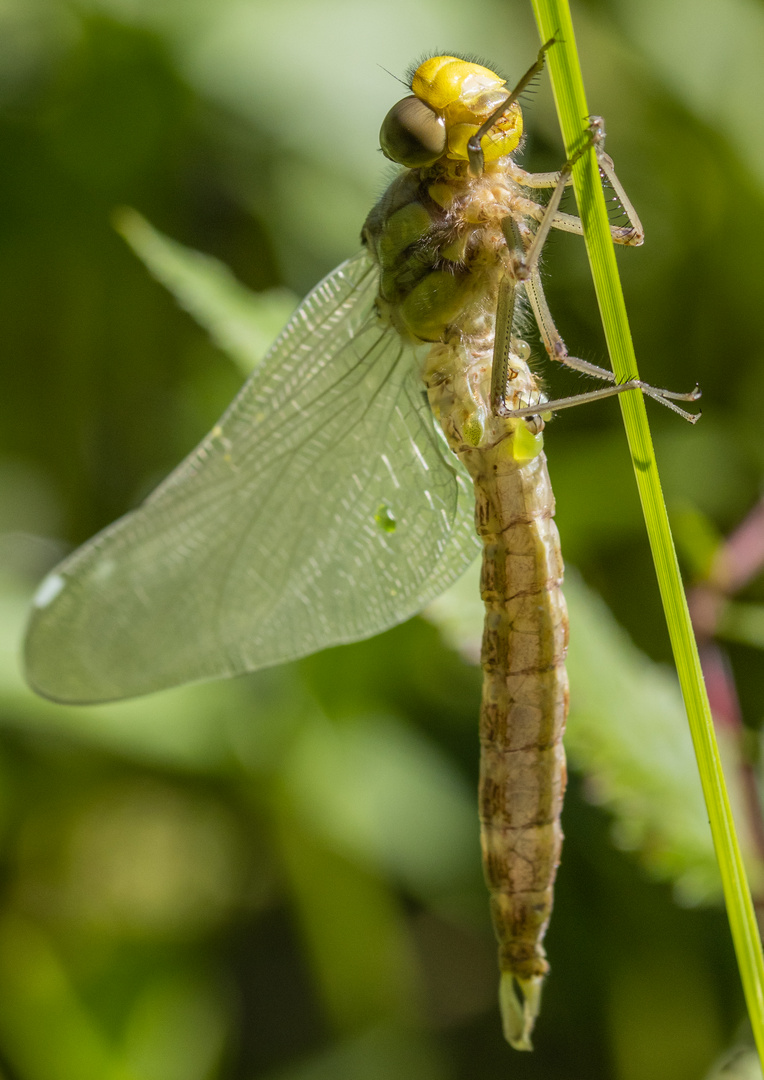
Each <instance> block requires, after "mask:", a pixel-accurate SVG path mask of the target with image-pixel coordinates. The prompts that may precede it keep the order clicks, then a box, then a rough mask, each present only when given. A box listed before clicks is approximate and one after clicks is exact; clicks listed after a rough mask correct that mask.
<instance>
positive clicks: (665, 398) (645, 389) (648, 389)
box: [500, 379, 700, 424]
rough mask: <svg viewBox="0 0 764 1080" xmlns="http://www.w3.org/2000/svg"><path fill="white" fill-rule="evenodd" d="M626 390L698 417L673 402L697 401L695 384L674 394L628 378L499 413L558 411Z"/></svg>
mask: <svg viewBox="0 0 764 1080" xmlns="http://www.w3.org/2000/svg"><path fill="white" fill-rule="evenodd" d="M627 390H641V391H642V393H643V394H645V395H646V397H650V398H653V399H654V400H655V401H659V402H660V403H661V405H665V406H666V408H667V409H672V410H673V411H674V412H675V413H678V414H679V415H680V416H681V417H683V418H684V419H685V420H689V422H690V423H691V424H694V423H696V422H697V421H698V420H699V419H700V413H691V412H687V410H686V409H680V408H679V406H678V405H676V404H675V402H676V401H697V400H698V398H699V397H700V390H699V389H698V387H697V386H696V387H695V389H694V390H691V391H690V393H689V394H674V393H671V392H669V391H667V390H660V389H658V387H656V386H650V384H649V383H645V382H642V380H641V379H629V381H628V382H625V383H616V384H615V385H614V386H603V387H601V388H600V389H599V390H590V391H589V392H588V393H586V394H573V396H572V397H565V398H555V399H554V400H552V401H541V400H539V401H537V402H535V404H533V405H527V406H524V407H523V408H520V409H507V408H506V407H505V409H504V410H503V411H502V412H501V413H500V415H501V416H506V417H510V418H521V417H530V416H538V415H539V414H541V413H546V412H558V411H559V410H560V409H572V408H573V407H574V406H575V405H586V404H587V402H590V401H599V400H600V399H601V398H608V397H614V396H615V395H616V394H623V393H625V392H626V391H627Z"/></svg>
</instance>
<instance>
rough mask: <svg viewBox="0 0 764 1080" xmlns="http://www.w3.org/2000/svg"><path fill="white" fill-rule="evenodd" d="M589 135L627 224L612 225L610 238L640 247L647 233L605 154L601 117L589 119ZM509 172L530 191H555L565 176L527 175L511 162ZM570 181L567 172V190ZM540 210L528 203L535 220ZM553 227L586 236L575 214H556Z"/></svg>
mask: <svg viewBox="0 0 764 1080" xmlns="http://www.w3.org/2000/svg"><path fill="white" fill-rule="evenodd" d="M589 135H590V139H591V145H593V146H594V151H595V153H596V155H597V164H598V165H599V168H600V172H601V173H602V175H603V177H604V178H605V179H606V180H607V182H608V184H609V185H610V187H611V188H612V190H613V192H614V194H615V197H616V199H617V200H618V202H619V204H620V206H621V209H622V210H623V212H624V214H625V215H626V220H627V222H628V224H627V225H611V226H610V235H611V236H612V237H613V241H614V242H615V243H616V244H623V245H625V246H627V247H639V246H640V244H642V243H643V242H644V239H645V232H644V229H643V228H642V222H641V221H640V220H639V215H638V214H637V211H636V210H635V208H634V204H633V203H632V201H631V199H630V198H629V196H628V195H627V194H626V191H625V190H624V187H623V185H622V183H621V181H620V180H619V179H618V175H617V173H616V171H615V166H614V165H613V159H612V158H611V157H610V156H609V155H608V154H606V153H605V121H604V120H603V118H602V117H601V116H592V117H591V118H590V121H589ZM584 149H585V147H584ZM581 152H582V151H579V153H581ZM574 160H575V158H574ZM507 171H508V172H509V174H510V176H511V177H512V179H513V180H514V181H515V182H516V183H517V184H519V185H520V186H521V187H524V188H530V189H531V190H534V189H536V190H540V189H544V188H550V187H556V186H557V185H558V184H559V183H560V180H561V177H562V175H563V174H562V172H558V173H530V172H526V171H525V169H521V168H520V167H519V166H518V165H515V163H514V162H513V161H511V160H510V161H509V162H508V165H507ZM571 180H572V177H571V175H570V171H568V173H567V176H566V179H565V186H567V185H568V184H569V183H570V182H571ZM519 209H521V210H522V209H523V207H522V203H521V202H520V203H519ZM538 209H542V208H541V207H538V204H536V203H533V202H532V201H531V200H528V207H527V210H528V213H529V216H531V217H535V216H536V214H535V213H534V211H536V212H537V210H538ZM544 209H548V208H544ZM551 227H552V228H553V229H560V230H561V231H563V232H570V233H575V234H576V235H577V236H583V231H584V227H583V224H582V222H581V219H580V218H579V217H577V216H576V215H575V214H566V213H563V212H561V211H557V212H555V214H554V215H553V220H552V224H551Z"/></svg>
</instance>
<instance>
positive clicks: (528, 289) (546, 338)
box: [525, 270, 700, 422]
mask: <svg viewBox="0 0 764 1080" xmlns="http://www.w3.org/2000/svg"><path fill="white" fill-rule="evenodd" d="M525 294H526V296H527V297H528V302H529V303H530V305H531V309H532V310H533V314H534V317H535V319H536V324H537V325H538V328H539V332H540V333H541V338H542V340H543V342H544V348H545V349H546V351H547V354H548V356H549V358H550V359H551V360H556V361H557V362H558V363H560V364H563V365H564V366H565V367H569V368H572V369H573V370H574V371H580V372H582V373H583V374H584V375H591V376H592V378H595V379H601V380H602V381H603V382H609V383H615V374H614V373H613V372H612V371H610V370H609V369H608V368H603V367H600V366H599V365H598V364H592V363H590V362H589V361H588V360H581V359H580V358H579V357H577V356H571V355H570V353H569V352H568V347H567V345H566V344H565V342H564V341H563V339H562V335H561V334H560V332H559V330H558V329H557V327H556V326H555V324H554V319H553V318H552V313H551V311H550V310H549V305H548V304H547V300H546V296H545V295H544V288H543V286H542V284H541V275H540V274H539V272H538V270H536V271H535V272H534V273H533V274H532V275H531V278H530V280H529V281H526V282H525ZM636 381H639V383H640V385H639V389H641V390H642V392H643V393H645V394H646V395H647V396H648V397H652V398H654V399H655V400H656V401H660V402H662V403H663V404H664V405H668V403H669V401H697V400H698V398H699V397H700V390H699V389H698V387H697V386H696V387H695V388H694V389H693V390H690V391H689V393H677V392H676V391H673V390H663V389H662V388H660V387H656V386H651V385H650V384H649V383H644V382H641V380H636ZM636 381H635V380H632V382H636ZM623 385H626V384H623ZM629 385H630V386H631V383H630V384H629ZM620 392H621V391H620V390H619V391H618V393H620ZM601 396H608V395H601ZM668 407H669V408H673V406H670V405H668ZM674 411H675V412H678V413H679V414H680V415H681V416H689V415H691V414H689V413H686V412H685V411H684V409H675V410H674ZM695 419H697V417H695ZM693 422H694V421H693Z"/></svg>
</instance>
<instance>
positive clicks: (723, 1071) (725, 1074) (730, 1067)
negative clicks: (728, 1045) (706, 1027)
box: [705, 1045, 762, 1080]
mask: <svg viewBox="0 0 764 1080" xmlns="http://www.w3.org/2000/svg"><path fill="white" fill-rule="evenodd" d="M761 1076H762V1072H761V1065H760V1064H759V1055H758V1054H757V1053H756V1051H755V1050H754V1048H753V1047H752V1046H747V1045H746V1046H735V1047H733V1048H732V1050H729V1051H728V1052H727V1053H726V1054H724V1055H723V1056H722V1058H721V1059H720V1060H719V1061H717V1062H716V1064H715V1065H714V1067H713V1068H712V1069H711V1071H710V1072H709V1073H706V1077H705V1080H761Z"/></svg>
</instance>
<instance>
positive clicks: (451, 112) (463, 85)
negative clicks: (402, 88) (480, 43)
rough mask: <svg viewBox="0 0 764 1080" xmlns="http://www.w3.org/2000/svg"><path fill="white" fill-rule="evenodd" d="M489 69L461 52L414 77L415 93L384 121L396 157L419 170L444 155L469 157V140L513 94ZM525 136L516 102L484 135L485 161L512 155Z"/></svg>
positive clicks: (432, 62)
mask: <svg viewBox="0 0 764 1080" xmlns="http://www.w3.org/2000/svg"><path fill="white" fill-rule="evenodd" d="M504 85H505V80H504V79H500V78H499V76H498V75H495V74H494V73H493V72H492V71H490V70H489V69H488V68H486V67H482V66H481V65H480V64H472V63H470V62H469V61H467V60H460V59H459V58H458V57H456V56H433V57H431V58H430V59H429V60H425V61H424V63H422V64H420V65H419V67H418V68H417V69H416V71H415V72H414V77H413V79H412V80H411V89H412V90H413V94H412V96H411V97H406V98H403V100H402V101H399V102H398V103H397V105H394V106H393V107H392V109H391V110H390V112H389V113H388V114H387V116H386V117H385V119H384V121H383V123H382V129H381V131H380V133H379V141H380V145H381V147H382V151H383V153H384V154H385V156H386V157H388V158H390V159H391V160H392V161H397V162H398V164H399V165H405V166H406V167H407V168H409V169H416V168H422V167H426V166H428V165H434V164H435V162H436V161H439V160H440V159H441V158H448V159H450V160H452V161H467V160H468V154H467V143H468V142H469V140H470V139H471V138H472V136H473V135H476V134H477V132H478V130H479V129H480V127H481V126H482V125H483V123H484V122H485V121H486V120H487V119H488V117H489V116H490V115H491V113H493V112H495V111H496V109H498V107H499V106H500V105H501V103H502V102H503V101H506V99H507V97H508V96H509V95H508V93H507V91H506V89H504ZM522 134H523V116H522V112H521V111H520V106H519V105H518V104H517V102H513V103H512V104H511V105H510V106H509V108H508V109H507V111H506V113H505V114H503V115H502V116H500V117H499V119H498V120H497V121H496V122H495V123H494V124H493V126H492V127H491V128H490V130H489V131H488V132H487V134H486V135H484V136H483V138H482V139H481V142H480V145H481V147H482V150H483V159H484V161H486V162H488V161H496V159H497V158H500V157H504V156H505V155H507V154H511V153H512V151H513V150H515V149H516V148H517V145H518V143H519V142H520V139H521V138H522Z"/></svg>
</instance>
